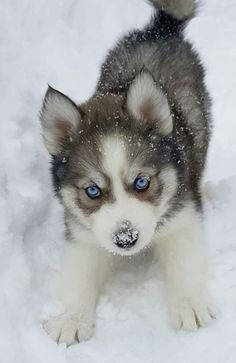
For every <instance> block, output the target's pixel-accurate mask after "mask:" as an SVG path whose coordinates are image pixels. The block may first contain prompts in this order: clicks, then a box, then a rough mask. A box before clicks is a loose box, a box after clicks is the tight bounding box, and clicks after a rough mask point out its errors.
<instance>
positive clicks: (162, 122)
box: [127, 71, 173, 135]
mask: <svg viewBox="0 0 236 363" xmlns="http://www.w3.org/2000/svg"><path fill="white" fill-rule="evenodd" d="M127 107H128V110H129V112H130V113H131V115H132V116H133V117H134V118H136V119H137V120H142V118H143V115H142V109H143V107H145V109H146V111H147V113H148V115H149V120H143V121H144V122H147V123H152V122H155V123H156V124H157V126H159V128H160V132H161V133H162V134H163V135H167V134H169V133H171V131H172V129H173V120H172V116H171V112H170V108H169V104H168V101H167V98H166V96H165V95H164V93H163V92H162V90H161V89H160V87H159V86H158V85H157V84H156V83H155V82H154V80H153V78H152V76H151V74H150V73H149V72H147V71H143V72H141V73H140V74H139V75H138V76H137V77H135V79H134V81H133V82H132V84H131V86H130V89H129V91H128V95H127Z"/></svg>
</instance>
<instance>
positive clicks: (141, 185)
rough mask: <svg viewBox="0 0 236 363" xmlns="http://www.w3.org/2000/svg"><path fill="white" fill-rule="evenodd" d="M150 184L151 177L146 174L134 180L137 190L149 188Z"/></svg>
mask: <svg viewBox="0 0 236 363" xmlns="http://www.w3.org/2000/svg"><path fill="white" fill-rule="evenodd" d="M149 184H150V179H149V178H148V177H146V176H140V177H138V178H136V179H135V181H134V190H136V191H137V192H140V191H143V190H146V189H148V187H149Z"/></svg>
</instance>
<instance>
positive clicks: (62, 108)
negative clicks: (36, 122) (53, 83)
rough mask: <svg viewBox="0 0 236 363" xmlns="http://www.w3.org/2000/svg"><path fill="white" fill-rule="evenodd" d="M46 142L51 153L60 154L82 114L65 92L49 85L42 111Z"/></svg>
mask: <svg viewBox="0 0 236 363" xmlns="http://www.w3.org/2000/svg"><path fill="white" fill-rule="evenodd" d="M40 120H41V125H42V129H43V139H44V144H45V146H46V148H47V150H48V152H49V153H50V154H51V155H58V154H59V153H60V152H61V150H62V149H63V146H64V145H65V143H66V141H67V140H69V138H70V137H71V136H72V135H73V134H74V132H75V131H76V129H77V127H78V125H79V122H80V120H81V116H80V113H79V109H78V107H77V106H76V104H75V103H74V102H73V101H71V99H70V98H69V97H67V96H65V95H64V94H63V93H61V92H59V91H57V90H55V89H53V88H52V87H50V86H49V87H48V90H47V93H46V95H45V97H44V101H43V107H42V110H41V113H40Z"/></svg>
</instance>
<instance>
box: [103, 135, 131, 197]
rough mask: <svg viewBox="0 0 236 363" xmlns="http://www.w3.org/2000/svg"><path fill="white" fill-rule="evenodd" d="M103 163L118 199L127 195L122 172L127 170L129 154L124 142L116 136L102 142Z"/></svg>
mask: <svg viewBox="0 0 236 363" xmlns="http://www.w3.org/2000/svg"><path fill="white" fill-rule="evenodd" d="M102 163H103V167H104V170H105V172H106V174H107V175H108V176H109V177H110V178H111V180H112V185H113V190H114V194H115V196H116V198H117V197H118V194H121V193H125V191H124V187H123V183H122V172H123V171H125V169H127V153H126V148H125V144H124V142H123V141H122V140H121V139H120V138H119V137H116V136H113V137H107V138H105V139H104V140H103V142H102Z"/></svg>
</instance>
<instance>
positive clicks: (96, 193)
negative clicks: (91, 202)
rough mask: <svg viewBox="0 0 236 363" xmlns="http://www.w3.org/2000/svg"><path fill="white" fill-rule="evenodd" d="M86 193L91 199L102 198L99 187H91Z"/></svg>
mask: <svg viewBox="0 0 236 363" xmlns="http://www.w3.org/2000/svg"><path fill="white" fill-rule="evenodd" d="M85 193H86V194H87V196H88V197H89V198H91V199H97V198H100V197H101V195H102V192H101V189H100V188H99V187H98V186H97V185H91V186H90V187H88V188H86V189H85Z"/></svg>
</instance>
